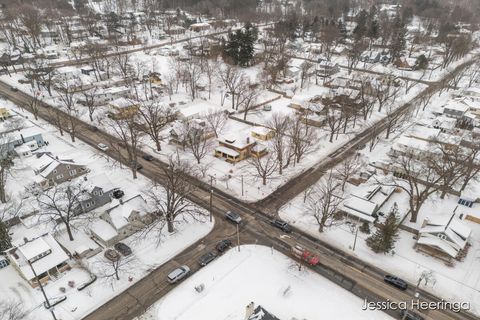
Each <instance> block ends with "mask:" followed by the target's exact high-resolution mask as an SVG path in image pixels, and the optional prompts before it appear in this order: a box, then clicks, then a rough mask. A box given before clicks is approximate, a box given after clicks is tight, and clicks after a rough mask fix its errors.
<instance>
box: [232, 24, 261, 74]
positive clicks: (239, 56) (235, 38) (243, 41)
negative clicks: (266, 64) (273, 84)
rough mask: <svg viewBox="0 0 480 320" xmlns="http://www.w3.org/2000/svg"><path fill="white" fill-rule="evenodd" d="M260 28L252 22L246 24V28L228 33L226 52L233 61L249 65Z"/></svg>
mask: <svg viewBox="0 0 480 320" xmlns="http://www.w3.org/2000/svg"><path fill="white" fill-rule="evenodd" d="M257 38H258V30H257V28H255V27H254V26H252V24H250V23H247V24H245V26H244V28H243V29H241V30H237V31H235V32H234V33H229V34H228V41H227V44H226V45H225V48H224V52H225V55H226V56H227V57H229V58H230V59H231V60H232V62H233V63H235V64H239V65H241V66H248V65H249V64H250V62H251V61H252V59H253V56H254V53H255V42H256V41H257Z"/></svg>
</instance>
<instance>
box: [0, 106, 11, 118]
mask: <svg viewBox="0 0 480 320" xmlns="http://www.w3.org/2000/svg"><path fill="white" fill-rule="evenodd" d="M11 116H12V115H11V114H10V110H8V109H7V108H0V120H2V121H3V120H6V119H7V118H10V117H11Z"/></svg>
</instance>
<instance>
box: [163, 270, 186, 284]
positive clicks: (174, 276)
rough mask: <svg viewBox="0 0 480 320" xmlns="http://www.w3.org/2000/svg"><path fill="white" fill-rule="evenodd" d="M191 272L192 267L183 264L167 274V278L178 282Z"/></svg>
mask: <svg viewBox="0 0 480 320" xmlns="http://www.w3.org/2000/svg"><path fill="white" fill-rule="evenodd" d="M189 273H190V268H189V267H188V266H181V267H179V268H177V269H175V270H173V271H172V272H170V273H169V274H168V276H167V280H168V282H169V283H176V282H178V281H180V280H182V279H183V278H185V277H186V276H187V275H188V274H189Z"/></svg>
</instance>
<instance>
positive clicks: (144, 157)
mask: <svg viewBox="0 0 480 320" xmlns="http://www.w3.org/2000/svg"><path fill="white" fill-rule="evenodd" d="M142 158H143V159H144V160H147V161H153V160H155V158H154V157H153V156H151V155H149V154H145V155H143V156H142Z"/></svg>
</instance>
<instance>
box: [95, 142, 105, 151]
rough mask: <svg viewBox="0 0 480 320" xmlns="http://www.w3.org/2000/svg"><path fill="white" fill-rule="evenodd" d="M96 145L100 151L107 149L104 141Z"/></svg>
mask: <svg viewBox="0 0 480 320" xmlns="http://www.w3.org/2000/svg"><path fill="white" fill-rule="evenodd" d="M97 147H98V149H100V150H102V151H107V150H108V146H107V145H106V144H104V143H99V144H97Z"/></svg>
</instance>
